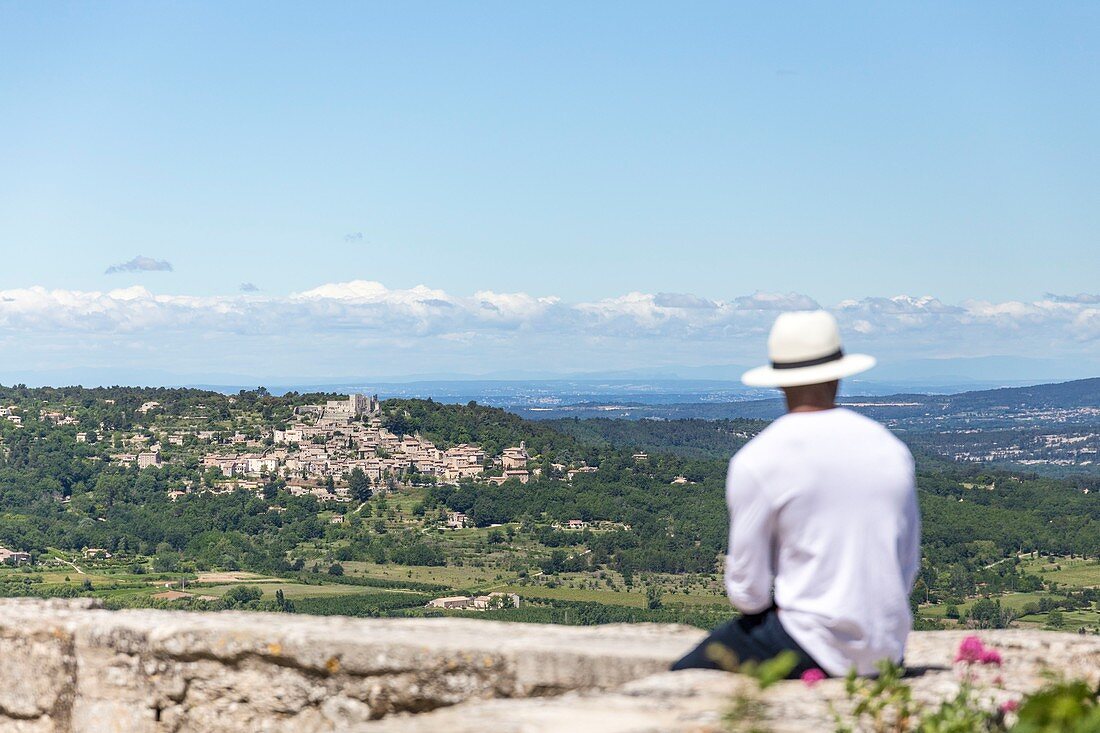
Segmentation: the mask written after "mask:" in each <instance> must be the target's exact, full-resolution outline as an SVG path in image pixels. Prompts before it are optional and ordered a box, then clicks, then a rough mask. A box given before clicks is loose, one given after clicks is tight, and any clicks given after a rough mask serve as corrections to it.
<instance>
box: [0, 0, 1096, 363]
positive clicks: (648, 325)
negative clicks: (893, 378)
mask: <svg viewBox="0 0 1100 733" xmlns="http://www.w3.org/2000/svg"><path fill="white" fill-rule="evenodd" d="M1098 29H1100V6H1098V5H1096V4H1095V3H1083V2H1082V3H1060V4H1057V5H1043V6H1040V5H1036V4H1025V3H992V2H989V3H981V2H975V3H965V4H962V3H879V4H870V3H868V4H866V5H857V4H837V3H829V4H826V3H812V4H811V3H783V4H771V5H767V6H749V5H747V4H746V5H742V4H734V3H703V2H697V3H689V4H682V3H664V4H657V3H638V2H630V3H600V4H593V3H573V4H570V3H504V2H502V3H488V2H482V3H442V2H440V3H402V4H393V3H390V4H382V3H377V4H370V3H296V4H291V3H272V2H264V3H259V2H255V3H246V2H240V3H213V2H210V3H197V2H196V3H169V2H154V3H147V2H143V3H121V2H104V3H67V4H66V3H51V4H48V5H43V4H39V3H6V4H2V5H0V249H2V252H3V265H2V266H0V347H2V348H4V350H5V351H6V352H7V354H8V357H9V358H8V364H9V365H10V364H12V363H13V362H14V363H15V364H16V365H17V366H16V368H17V369H22V370H27V371H34V370H38V369H44V368H46V367H47V366H49V365H51V364H55V363H57V362H58V361H62V362H65V363H67V364H72V365H78V366H79V365H87V366H89V367H93V366H94V367H99V368H107V367H111V366H113V365H116V364H118V363H119V362H120V360H125V361H127V363H129V364H133V363H141V364H148V365H149V367H150V369H152V368H167V367H169V366H172V365H178V364H179V363H180V359H181V356H180V355H181V354H185V355H186V357H185V359H190V360H191V362H193V363H189V365H188V369H192V368H193V369H207V370H208V371H226V370H239V371H240V370H243V372H245V373H248V374H256V375H258V376H264V375H269V374H284V375H296V374H306V373H314V374H372V373H378V374H391V373H394V372H395V371H403V370H404V371H408V370H414V369H417V368H418V366H420V365H422V364H424V363H425V362H426V361H432V362H433V363H434V364H433V366H434V368H425V369H421V371H431V372H441V371H447V370H448V369H453V370H456V371H463V372H474V373H476V372H490V371H495V369H494V367H497V366H499V367H502V368H517V369H518V368H527V367H529V366H531V365H532V364H531V363H529V362H533V363H537V364H538V365H539V366H540V368H545V366H546V364H547V363H548V360H549V363H551V364H555V365H559V366H560V368H561V370H563V371H568V370H572V369H597V368H605V367H606V368H623V367H630V366H650V365H653V364H659V363H669V362H670V361H677V360H678V361H679V362H681V363H684V364H708V363H727V362H729V363H751V362H752V361H755V360H757V359H758V358H759V356H760V350H761V346H760V336H761V334H762V333H763V332H764V331H766V326H767V324H768V323H769V322H770V320H771V318H772V317H774V313H775V309H776V308H777V307H780V306H783V305H784V304H787V305H791V304H794V305H798V304H800V303H801V304H803V305H805V304H807V303H808V304H812V305H822V306H825V307H828V308H831V309H834V310H836V311H838V312H840V313H841V314H842V315H843V316H844V317H842V323H843V324H844V325H845V327H846V329H847V330H848V331H849V332H850V333H853V334H858V335H854V336H853V338H855V339H856V340H858V341H862V342H863V343H864V345H865V346H866V347H867V348H869V349H877V350H878V352H879V353H881V354H884V355H885V356H886V357H887V358H892V357H896V358H914V357H919V356H982V355H987V354H1016V355H1021V356H1024V355H1029V356H1034V355H1044V354H1053V355H1056V356H1059V357H1062V358H1077V357H1080V358H1081V359H1083V360H1092V361H1093V362H1095V361H1096V360H1097V359H1098V358H1100V353H1098V352H1100V347H1098V345H1097V340H1098V338H1100V305H1098V303H1100V297H1096V296H1095V294H1096V293H1097V292H1100V285H1098V284H1097V283H1098V282H1100V256H1097V255H1096V251H1097V250H1098V249H1100V248H1098V247H1097V244H1098V242H1097V240H1098V234H1097V232H1100V227H1098V224H1100V221H1098V219H1100V214H1098V213H1097V207H1096V201H1098V200H1100V155H1098V152H1100V135H1098V134H1097V131H1098V122H1100V96H1098V95H1097V94H1096V93H1095V83H1096V69H1097V68H1098V67H1100V66H1098V62H1100V43H1098V38H1097V35H1098ZM139 257H141V258H144V259H138V258H139ZM168 267H170V268H171V269H170V270H169V269H168ZM109 270H110V271H111V272H110V274H108V271H109ZM360 281H361V282H360ZM356 282H360V284H359V285H355V283H356ZM363 283H378V284H379V285H378V286H377V287H375V286H373V285H371V286H366V285H363ZM245 284H248V285H249V286H250V287H245V288H244V291H242V285H245ZM420 285H423V286H424V292H428V291H430V295H427V296H424V295H422V294H421V295H418V294H417V293H421V291H418V290H415V288H416V287H417V286H420ZM139 288H140V290H138V289H139ZM325 288H328V289H327V290H326V289H325ZM379 288H382V289H381V290H379ZM245 291H246V292H245ZM111 293H115V295H111ZM307 293H313V295H303V294H307ZM317 293H326V294H327V295H322V296H317V295H316V294H317ZM478 293H491V294H493V297H497V296H502V295H504V294H507V295H509V299H508V300H507V302H505V301H502V300H500V299H499V298H498V299H497V300H492V298H490V299H489V301H487V300H486V299H485V298H484V297H481V296H478V295H477V294H478ZM632 294H633V295H632ZM754 294H766V296H767V297H765V298H764V301H766V302H767V303H769V307H767V308H761V307H759V304H760V303H761V302H763V301H762V300H761V298H760V297H757V299H756V300H751V296H753V295H754ZM779 295H782V298H779V297H778V296H779ZM635 296H638V297H635ZM672 296H676V297H672ZM1052 296H1053V297H1052ZM646 298H649V300H648V301H647V300H646ZM691 298H694V299H695V300H694V301H690V299H691ZM769 298H770V299H769ZM624 299H625V300H624ZM747 299H748V300H747ZM314 301H316V302H314ZM426 301H434V305H433V304H431V303H429V304H428V305H425V304H424V303H425V302H426ZM305 302H309V303H311V305H310V306H309V308H306V307H305V306H303V305H302V304H303V303H305ZM486 302H489V303H490V305H491V306H492V308H496V309H497V310H496V313H497V314H500V315H496V316H491V318H490V317H488V316H486V314H487V313H490V312H491V311H492V309H491V308H487V307H485V305H484V304H485V303H486ZM688 302H694V303H695V306H694V307H691V308H687V307H684V306H685V303H688ZM181 303H186V305H181ZM446 303H449V304H447V305H445V304H446ZM532 303H534V304H538V303H542V304H543V305H542V306H537V305H531V304H532ZM624 303H627V304H631V305H623V304H624ZM708 303H709V304H711V305H710V306H708V305H706V304H708ZM600 304H602V305H600ZM753 304H755V305H753ZM845 304H847V305H845ZM899 304H900V305H899ZM711 306H715V307H711ZM433 308H434V310H433ZM509 308H511V309H514V310H509ZM540 308H541V310H540ZM952 309H954V310H952ZM437 311H446V313H443V314H442V315H441V313H440V312H437ZM456 313H457V314H458V315H456ZM268 317H270V318H273V319H275V321H277V322H278V323H281V324H285V325H277V323H274V322H273V323H267V322H265V321H264V319H265V318H268ZM487 318H489V320H487ZM492 319H496V320H492ZM505 321H506V323H505ZM265 329H268V330H265ZM593 339H603V340H604V341H602V342H601V343H602V346H600V345H596V344H593V343H592V340H593ZM303 342H306V343H307V344H308V347H303V346H302V344H303ZM242 343H244V344H247V345H248V351H249V354H248V355H244V354H240V353H233V350H234V348H235V347H234V346H233V345H234V344H242ZM76 344H79V346H77V345H76ZM292 344H294V346H291V345H292ZM303 349H304V350H303ZM123 355H126V356H123ZM378 360H384V363H381V364H380V363H378Z"/></svg>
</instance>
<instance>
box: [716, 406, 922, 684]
mask: <svg viewBox="0 0 1100 733" xmlns="http://www.w3.org/2000/svg"><path fill="white" fill-rule="evenodd" d="M727 500H728V502H729V506H730V514H731V529H730V551H729V556H728V557H727V561H726V589H727V592H728V593H729V596H730V600H731V601H733V603H734V605H736V606H737V607H738V608H740V609H741V610H742V611H744V612H746V613H754V612H759V611H761V610H763V609H765V608H767V607H768V606H769V605H770V604H771V602H772V595H771V590H772V589H771V586H772V583H773V581H774V601H775V604H776V605H777V606H778V608H779V619H780V621H781V623H782V625H783V627H784V628H785V629H786V630H787V632H788V633H789V634H790V635H791V637H793V638H794V639H795V640H796V641H797V642H798V643H799V645H801V646H802V648H803V649H805V650H806V651H807V652H808V653H809V654H810V655H811V656H812V657H813V658H814V659H815V660H816V661H817V662H818V663H819V664H821V665H822V667H823V668H824V669H825V670H826V671H827V672H829V673H830V674H833V675H843V674H845V673H847V672H848V670H849V669H850V668H852V667H853V666H854V667H855V668H856V670H857V672H859V673H861V674H867V673H871V672H874V669H875V664H876V662H878V661H879V660H881V659H884V658H889V659H893V660H895V661H897V660H899V659H900V658H901V656H902V654H903V652H904V648H905V639H906V636H907V635H908V632H909V629H910V626H911V623H912V619H911V616H910V613H909V591H910V589H911V587H912V583H913V580H914V578H915V575H916V572H917V569H918V568H919V563H920V548H919V545H920V526H919V514H918V510H917V505H916V494H915V489H914V485H913V459H912V456H911V455H910V454H909V451H908V449H906V447H905V446H904V444H902V443H901V441H899V440H897V438H895V437H894V436H893V435H891V434H890V433H889V431H887V430H886V429H885V428H883V427H882V426H881V425H879V424H878V423H875V422H874V421H872V420H870V419H868V418H865V417H863V416H861V415H858V414H856V413H854V412H851V411H849V410H845V409H841V408H835V409H831V410H820V411H814V412H799V413H791V414H788V415H785V416H783V417H781V418H779V419H778V420H776V421H775V422H774V423H773V424H772V425H771V426H769V427H768V428H767V429H766V430H764V431H763V432H762V433H761V434H760V435H758V436H757V437H756V438H755V439H753V440H752V441H751V442H750V443H749V444H748V445H746V446H745V447H744V448H742V449H741V451H740V452H738V454H737V455H736V456H735V457H734V459H733V460H732V461H731V462H730V472H729V479H728V482H727ZM766 548H769V551H765V550H766Z"/></svg>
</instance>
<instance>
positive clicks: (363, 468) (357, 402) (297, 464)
mask: <svg viewBox="0 0 1100 733" xmlns="http://www.w3.org/2000/svg"><path fill="white" fill-rule="evenodd" d="M229 401H230V403H233V401H234V398H229ZM104 402H105V403H106V406H107V407H110V405H111V404H112V403H113V400H110V399H106V400H104ZM165 407H166V406H165V405H162V404H161V403H160V402H157V401H148V402H145V403H143V404H142V405H141V406H140V407H139V408H137V409H136V410H135V411H134V413H135V414H134V416H135V418H138V419H139V420H140V421H141V422H140V423H138V424H135V425H133V426H131V429H130V430H127V431H118V430H115V429H112V426H110V425H107V424H104V423H100V424H99V425H97V426H96V428H95V429H93V430H81V431H79V432H77V433H76V442H77V443H85V444H89V443H96V442H98V441H101V440H104V439H109V440H111V441H112V442H111V446H112V450H111V451H110V452H109V453H108V454H107V459H108V460H109V461H110V462H111V463H112V464H116V465H120V466H136V467H137V468H139V469H146V468H159V467H163V466H165V465H169V464H172V463H173V462H186V461H188V460H191V461H194V460H196V459H197V460H198V461H199V462H200V466H201V469H202V472H203V476H204V480H203V481H202V482H200V483H197V484H193V485H188V484H181V485H178V486H175V487H173V488H172V489H171V490H170V491H169V492H168V493H169V498H171V499H173V500H175V499H178V498H179V497H181V496H184V495H186V494H187V493H189V492H192V491H197V492H211V493H228V492H232V491H236V490H238V489H245V490H252V491H255V492H256V493H257V495H262V492H263V487H264V485H265V484H269V483H270V482H272V481H279V482H280V486H281V487H282V486H283V485H285V488H286V490H287V491H289V492H290V494H291V495H293V496H304V495H312V496H314V497H316V498H317V499H318V500H321V501H334V502H351V501H353V500H354V499H355V498H357V497H356V493H357V488H358V487H369V490H368V491H363V490H362V488H358V493H359V494H360V496H359V497H358V498H364V496H365V495H369V493H371V492H374V491H380V490H381V491H385V490H388V489H393V488H395V487H396V486H397V484H398V483H399V482H404V483H409V482H422V483H423V482H428V483H435V484H454V485H457V484H459V482H461V481H463V480H472V481H477V482H483V483H487V484H496V485H500V484H503V483H504V482H506V481H509V480H515V481H518V482H520V483H524V484H525V483H527V482H528V481H529V480H530V479H531V477H532V476H533V475H535V476H537V475H539V473H540V472H541V470H542V469H541V468H538V467H535V468H533V469H532V468H531V467H530V465H529V464H530V461H531V456H530V455H529V454H528V451H527V447H526V445H525V444H524V443H523V442H522V441H521V442H520V443H519V444H518V445H514V446H510V447H506V448H504V449H503V450H502V451H500V453H499V455H488V454H487V453H486V450H485V449H484V448H483V447H482V446H479V445H476V444H470V443H462V444H459V445H454V446H452V447H449V448H446V449H443V448H440V447H438V446H437V445H435V444H434V443H433V442H432V441H430V440H428V439H426V438H424V437H422V436H421V435H420V434H419V433H414V434H411V435H399V434H397V433H395V432H392V431H391V430H389V429H387V428H386V427H385V426H384V424H383V414H382V409H381V403H380V402H379V399H378V396H377V395H366V394H352V395H349V396H348V397H347V398H346V399H331V400H326V401H325V402H323V403H319V404H304V405H299V406H296V407H294V408H293V413H292V416H291V418H290V419H289V420H287V421H275V420H272V421H270V422H266V423H261V424H259V425H253V426H250V427H249V429H248V430H236V431H234V432H232V433H227V432H226V431H225V430H214V429H209V427H208V426H204V423H207V422H209V420H204V419H197V420H196V419H191V420H188V419H186V416H184V418H183V419H173V420H168V421H166V420H164V419H157V418H158V417H163V413H164V408H165ZM204 408H205V406H203V405H199V406H197V409H204ZM0 418H3V419H6V420H7V421H8V422H10V423H12V424H14V425H15V426H16V427H19V426H21V425H22V424H23V420H24V416H23V415H22V414H20V409H19V408H18V407H17V406H15V405H12V406H8V407H0ZM38 419H39V420H40V421H41V422H43V423H47V424H52V425H54V426H66V425H70V426H77V425H81V421H80V420H79V419H78V418H77V417H76V416H74V415H73V414H71V413H69V412H67V411H65V410H64V409H58V408H53V407H51V408H50V409H45V408H43V409H40V410H39V414H38ZM141 423H144V424H141ZM70 429H71V428H70ZM644 457H645V456H644V455H639V456H638V458H639V459H644ZM552 467H553V469H554V470H555V471H556V472H557V473H558V474H559V475H561V476H562V477H563V478H565V479H567V480H569V479H572V478H573V477H574V476H575V475H576V474H578V473H593V472H595V471H596V470H597V468H596V467H595V466H586V465H583V464H582V465H577V466H566V465H563V464H556V463H555V464H552ZM465 521H466V520H465V517H464V516H463V515H462V514H461V513H451V515H450V516H449V518H448V523H449V524H450V525H452V526H463V524H464V523H465Z"/></svg>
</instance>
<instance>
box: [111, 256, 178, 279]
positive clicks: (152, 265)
mask: <svg viewBox="0 0 1100 733" xmlns="http://www.w3.org/2000/svg"><path fill="white" fill-rule="evenodd" d="M171 271H172V263H171V262H169V261H168V260H155V259H153V258H152V257H143V256H142V255H138V256H137V257H135V258H134V259H132V260H130V261H129V262H120V263H118V264H117V265H111V266H110V267H108V268H107V269H106V270H105V271H104V274H105V275H114V274H116V273H119V272H171Z"/></svg>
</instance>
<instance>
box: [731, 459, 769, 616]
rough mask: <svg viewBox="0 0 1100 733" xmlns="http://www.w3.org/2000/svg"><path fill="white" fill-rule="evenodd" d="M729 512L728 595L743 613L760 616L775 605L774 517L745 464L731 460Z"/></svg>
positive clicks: (765, 498)
mask: <svg viewBox="0 0 1100 733" xmlns="http://www.w3.org/2000/svg"><path fill="white" fill-rule="evenodd" d="M726 503H727V505H728V506H729V512H730V539H729V553H728V554H727V555H726V573H725V581H726V595H727V596H729V599H730V602H731V603H733V605H734V606H735V607H737V609H739V610H740V611H741V612H742V613H760V612H761V611H764V610H766V609H768V608H769V607H770V606H771V605H772V581H773V580H774V579H775V577H774V576H775V572H774V568H773V567H772V554H773V553H772V545H773V541H774V537H773V530H774V525H775V517H774V513H773V511H772V508H771V503H770V502H769V501H768V499H767V497H766V496H765V495H764V492H762V491H761V490H760V486H759V485H758V482H757V481H756V479H755V477H754V476H753V475H752V474H751V472H750V471H749V470H748V469H747V468H746V467H745V466H744V465H743V462H741V461H738V460H737V459H736V458H734V459H733V460H732V461H730V467H729V473H728V475H727V477H726Z"/></svg>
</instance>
